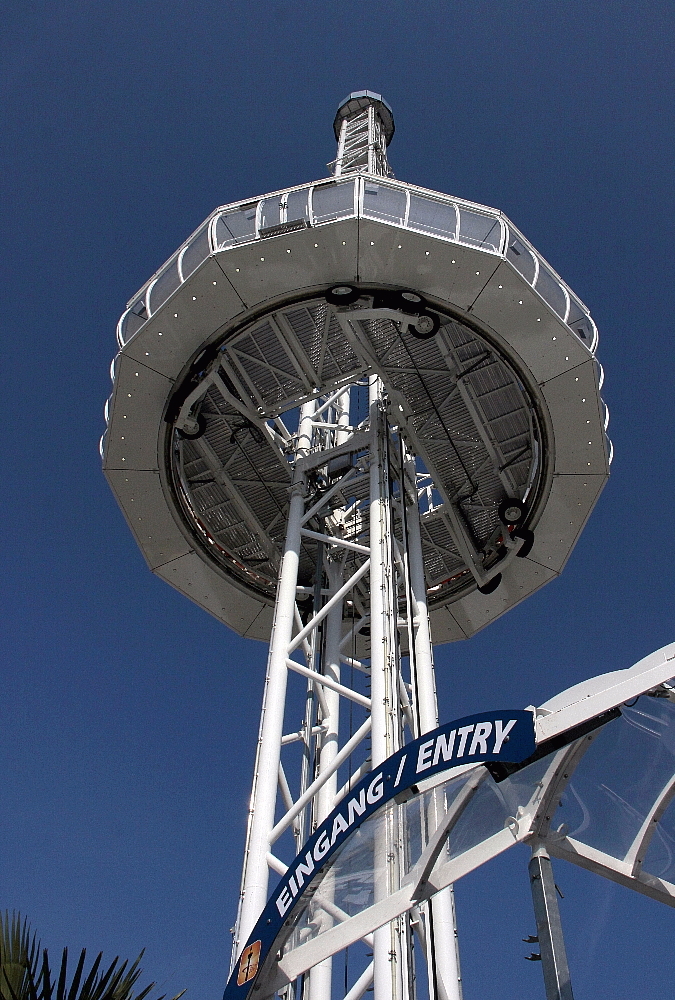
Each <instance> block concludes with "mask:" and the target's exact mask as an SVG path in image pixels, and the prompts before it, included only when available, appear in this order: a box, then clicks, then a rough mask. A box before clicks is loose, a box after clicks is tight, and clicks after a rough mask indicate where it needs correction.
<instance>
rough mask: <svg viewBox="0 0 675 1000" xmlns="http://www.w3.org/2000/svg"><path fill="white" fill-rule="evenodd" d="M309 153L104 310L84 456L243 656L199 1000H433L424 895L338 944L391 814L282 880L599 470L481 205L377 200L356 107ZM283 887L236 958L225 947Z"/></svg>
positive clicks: (524, 265)
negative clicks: (296, 170) (237, 789)
mask: <svg viewBox="0 0 675 1000" xmlns="http://www.w3.org/2000/svg"><path fill="white" fill-rule="evenodd" d="M334 131H335V137H336V140H337V143H338V148H337V157H336V159H335V160H334V162H333V163H332V164H330V168H331V170H332V175H331V176H330V177H328V178H324V179H321V180H318V181H316V182H314V183H311V184H302V185H298V186H297V187H292V188H288V189H285V190H283V191H276V192H273V193H271V194H265V195H263V196H262V197H257V198H254V199H250V200H247V201H243V202H237V203H235V204H230V205H226V206H224V207H221V208H218V209H217V210H216V211H215V212H213V213H212V215H210V216H209V218H208V219H207V220H206V221H205V222H204V223H203V225H201V226H200V227H199V229H197V231H196V232H195V233H194V234H193V235H192V236H191V237H190V238H189V239H188V240H187V241H186V242H185V243H184V244H183V246H182V247H180V248H179V250H178V251H177V252H176V253H175V254H174V255H173V256H172V257H171V258H170V260H169V261H168V262H167V263H166V264H165V265H164V266H163V267H162V268H161V269H160V270H159V271H158V272H157V273H156V274H155V275H154V276H153V277H152V278H151V279H150V280H149V281H148V282H147V283H146V284H145V285H144V286H143V288H142V289H141V290H140V291H139V292H138V294H137V295H135V296H134V297H133V298H132V299H131V301H130V303H129V305H128V308H127V309H126V311H125V312H124V314H123V316H122V318H121V320H120V322H119V325H118V331H117V336H118V343H119V353H118V355H117V357H116V358H115V360H114V362H113V365H112V371H111V374H112V378H113V384H114V388H113V393H112V396H111V398H110V400H109V401H108V403H107V404H106V420H107V430H106V433H105V435H104V438H103V440H102V448H101V451H102V457H103V463H104V469H105V472H106V476H107V478H108V481H109V483H110V485H111V488H112V490H113V492H114V494H115V496H116V498H117V500H118V502H119V504H120V506H121V508H122V510H123V512H124V514H125V517H126V519H127V521H128V523H129V526H130V528H131V530H132V532H133V534H134V536H135V538H136V540H137V542H138V544H139V546H140V548H141V550H142V552H143V554H144V556H145V558H146V560H147V562H148V564H149V566H150V568H151V569H152V570H153V572H155V573H157V574H158V575H159V576H161V577H162V578H163V579H164V580H166V581H167V582H168V583H170V584H171V585H172V586H173V587H175V588H176V589H177V590H179V591H181V592H182V593H183V594H185V595H186V596H187V597H189V598H190V599H191V600H192V601H194V602H196V603H197V604H199V605H200V606H201V607H202V608H204V609H205V610H206V611H208V612H210V613H211V614H212V615H214V616H215V617H216V618H218V619H219V620H220V621H222V622H223V623H224V624H225V625H227V626H228V627H229V628H231V629H233V630H234V631H235V632H237V633H238V634H239V635H242V636H247V637H250V638H254V639H260V640H263V641H267V642H269V658H268V665H267V675H266V682H265V693H264V699H263V706H262V713H261V721H260V730H259V735H258V745H257V756H256V764H255V773H254V777H253V788H252V794H251V800H250V807H249V818H248V832H247V839H246V848H245V855H244V864H243V874H242V883H241V899H240V904H239V911H238V917H237V923H236V927H235V930H234V944H233V952H232V978H231V981H230V986H228V990H230V988H231V989H232V990H233V991H234V992H233V994H232V995H233V996H234V995H237V996H239V995H241V996H242V997H247V996H248V995H249V994H250V995H251V996H258V997H261V998H262V997H265V996H268V995H271V993H273V992H274V991H275V990H276V991H278V992H281V993H282V994H284V995H287V996H288V997H289V1000H290V996H291V995H294V996H296V997H297V1000H300V997H301V996H302V997H303V998H304V997H306V998H307V1000H330V998H335V1000H341V998H342V997H345V996H346V997H348V1000H358V998H359V997H360V996H362V995H363V994H364V993H365V992H366V990H368V989H370V988H371V986H372V987H373V989H374V993H375V1000H408V998H412V997H413V996H414V995H415V990H416V989H417V987H418V985H419V983H420V982H421V978H424V979H425V980H426V981H427V983H428V986H427V987H425V989H426V990H428V994H429V996H430V997H433V998H436V997H438V998H439V1000H456V998H458V997H459V996H461V980H460V975H459V963H458V958H457V950H456V945H455V942H456V935H455V917H454V905H453V898H452V890H451V887H450V886H446V887H442V888H441V889H439V890H438V891H435V892H434V893H433V894H431V895H430V896H429V897H428V898H426V897H425V898H422V897H419V898H418V899H416V900H414V901H412V902H410V901H409V905H408V904H406V906H405V907H404V909H403V910H402V911H400V912H394V911H393V910H392V915H391V917H389V916H388V915H386V914H385V916H386V920H385V922H384V923H380V925H379V926H374V927H373V929H365V930H363V931H362V933H361V932H360V931H359V929H358V928H357V929H356V930H354V929H353V927H352V930H351V931H350V933H349V935H347V936H345V935H343V936H342V938H341V937H340V935H339V933H338V932H339V930H340V928H341V927H342V926H346V925H347V923H348V922H349V918H350V917H352V918H353V913H354V912H356V910H357V909H359V908H360V907H361V906H362V905H365V904H363V901H364V900H366V899H367V900H369V901H370V903H373V904H377V903H378V902H379V903H380V904H383V902H384V901H385V900H386V899H388V898H390V897H391V898H393V896H394V895H395V894H396V893H397V892H400V891H402V889H401V886H403V885H404V884H405V879H406V877H407V876H406V870H407V868H406V864H407V862H406V860H405V857H404V855H405V849H404V847H403V846H402V845H403V843H404V841H405V839H406V836H407V834H406V835H405V836H404V832H403V827H402V824H404V823H408V826H409V818H408V819H407V820H404V819H403V818H402V817H403V811H404V809H405V805H404V801H401V802H396V803H394V804H393V805H392V807H391V809H390V810H389V812H388V813H387V817H388V818H387V820H386V822H384V823H383V824H380V826H379V827H378V830H377V832H376V834H375V835H374V840H373V841H372V843H370V846H369V847H367V846H363V852H364V853H363V857H362V859H361V862H360V863H361V868H358V865H357V868H358V871H357V868H354V869H353V870H351V874H347V875H344V876H342V882H341V881H340V879H339V878H338V877H337V876H335V877H332V881H331V877H329V878H328V879H325V878H324V881H323V885H322V887H321V892H320V893H318V892H317V891H316V885H317V884H318V883H317V882H316V879H317V878H318V877H319V874H320V873H323V874H324V875H325V870H324V869H323V868H322V866H321V852H320V851H319V853H318V856H317V852H316V850H315V853H314V855H313V857H312V858H311V859H310V860H309V861H306V863H305V869H304V874H303V875H302V878H301V876H300V874H299V873H298V872H297V870H296V868H293V872H294V873H295V874H293V876H292V877H291V876H289V872H290V868H289V866H291V865H292V864H293V863H294V858H296V856H298V855H301V853H302V851H303V848H304V847H306V845H307V843H308V842H309V841H310V839H311V838H312V837H313V836H316V834H317V831H318V830H320V828H321V824H322V823H325V822H326V821H327V820H328V819H329V818H330V817H332V816H333V814H334V813H335V810H336V808H337V807H338V806H339V804H340V803H347V800H348V799H349V797H350V796H351V795H352V793H354V794H356V792H355V790H358V789H360V788H363V789H364V791H363V794H362V797H361V799H351V800H350V809H351V804H352V803H353V802H357V805H356V806H354V810H356V813H358V812H359V805H358V803H359V802H360V803H361V804H363V803H366V801H367V802H369V803H370V802H371V799H375V798H376V797H377V789H378V787H380V786H378V785H377V784H376V783H375V778H373V780H372V781H371V783H370V784H368V781H369V775H371V774H373V775H375V774H376V772H377V769H378V767H379V766H380V765H383V766H384V762H387V761H389V760H390V759H393V755H396V754H399V752H401V753H403V752H404V751H405V748H406V746H407V745H408V743H410V742H411V741H415V740H419V738H420V737H422V736H423V735H424V734H426V733H429V732H430V731H433V730H436V728H437V727H438V724H439V720H438V713H437V705H436V693H435V681H434V666H433V646H432V637H433V642H434V643H436V644H439V643H445V642H451V641H454V640H458V639H464V638H468V637H470V636H472V635H473V634H474V633H476V632H477V631H478V630H480V629H482V628H484V627H485V626H486V625H488V624H489V623H490V622H491V621H493V620H494V619H496V618H498V617H499V616H500V615H502V614H504V613H505V612H506V611H508V610H509V609H510V608H512V607H514V606H515V605H516V604H519V603H520V602H521V601H523V600H524V599H525V598H526V597H528V596H529V595H530V594H531V593H533V592H534V591H535V590H537V589H539V587H541V586H543V585H544V584H545V583H548V582H549V581H550V580H552V579H554V578H555V577H556V576H557V575H558V574H559V573H560V572H561V571H562V569H563V566H564V564H565V562H566V560H567V558H568V556H569V554H570V552H571V550H572V548H573V546H574V544H575V542H576V540H577V538H578V536H579V533H580V531H581V530H582V528H583V526H584V523H585V521H586V519H587V518H588V516H589V514H590V512H591V510H592V508H593V506H594V504H595V502H596V500H597V498H598V496H599V493H600V491H601V490H602V488H603V486H604V484H605V482H606V479H607V476H608V472H609V464H610V461H611V446H610V445H609V443H608V439H607V437H606V429H607V421H608V414H607V409H606V407H605V405H604V403H603V402H602V399H601V397H600V390H601V386H602V369H601V367H600V365H599V363H598V362H597V360H596V358H595V350H596V346H597V339H598V338H597V331H596V328H595V325H594V323H593V320H592V319H591V317H590V315H589V312H588V310H587V308H586V307H585V306H584V305H583V303H582V302H581V301H580V300H579V298H578V297H577V296H576V295H575V294H574V293H573V292H572V291H571V289H570V288H569V287H568V286H567V285H566V284H565V282H564V281H563V280H562V279H561V278H560V277H559V276H558V275H557V274H556V273H555V271H554V270H553V269H552V268H551V267H550V266H549V265H548V264H547V263H546V262H545V261H544V260H543V258H542V257H541V255H540V254H539V253H538V252H537V251H536V250H535V249H534V248H533V247H532V245H531V244H530V243H529V242H528V241H527V240H526V238H525V237H524V236H523V235H522V234H521V233H520V232H519V231H518V230H517V229H516V228H515V227H514V226H513V225H512V224H511V222H510V221H509V220H508V219H507V218H506V217H505V216H504V215H503V214H502V213H501V212H499V211H497V210H495V209H491V208H487V207H485V206H483V205H477V204H473V203H471V202H468V201H464V200H462V199H460V198H455V197H450V196H448V195H445V194H440V193H438V192H434V191H429V190H425V189H424V188H420V187H417V186H415V185H412V184H408V183H404V182H401V181H399V180H396V179H395V178H394V177H393V174H392V171H391V169H390V167H389V164H388V159H387V148H388V146H389V143H390V142H391V140H392V137H393V135H394V118H393V114H392V111H391V108H390V107H389V106H388V104H387V102H386V101H385V100H383V98H382V97H381V96H380V95H378V94H373V93H370V92H369V91H362V92H358V93H354V94H351V95H350V96H349V97H348V98H347V99H346V100H345V101H344V102H343V103H342V104H341V105H340V107H339V109H338V112H337V114H336V117H335V121H334ZM495 725H496V723H495ZM500 725H502V723H500ZM501 731H502V732H506V730H504V729H503V730H501ZM460 732H461V730H460ZM475 732H476V733H477V732H478V729H476V730H475ZM504 738H505V739H506V737H504ZM465 739H466V737H465ZM473 742H474V743H475V742H476V741H475V740H474V741H473ZM495 745H496V744H495ZM469 746H470V741H469V742H467V744H466V748H467V749H466V752H467V753H468V752H470V751H469ZM478 749H479V750H480V740H478ZM399 756H400V754H399ZM401 759H404V757H403V758H401ZM403 766H404V765H403V764H401V767H402V768H403ZM387 780H388V777H387ZM364 782H365V784H364ZM415 787H417V786H415ZM371 804H372V803H371ZM364 808H365V805H364ZM425 809H426V813H425V816H426V819H425V821H424V824H422V826H423V829H422V828H420V833H419V838H421V842H422V843H427V841H428V839H429V837H430V836H431V833H430V832H429V831H433V826H434V823H435V822H436V821H434V822H433V823H432V822H431V819H430V816H431V813H433V814H434V815H436V814H439V810H441V811H442V808H441V806H440V805H439V800H438V799H433V796H432V801H431V804H429V803H427V805H426V806H425ZM354 810H352V813H353V812H354ZM429 810H431V812H429ZM352 813H350V815H352ZM354 815H355V814H354ZM425 824H426V825H425ZM406 829H408V827H406ZM425 831H426V832H425ZM334 839H335V838H334ZM439 850H440V848H439ZM356 853H357V854H358V852H356ZM437 856H438V855H436V857H437ZM306 858H310V855H309V854H307V855H306ZM364 859H365V860H364ZM355 864H356V862H355ZM286 876H288V877H289V878H290V882H289V885H290V889H288V890H286V889H284V893H285V895H284V896H283V901H282V902H281V903H280V904H278V905H277V909H278V910H279V914H280V918H283V919H284V922H283V931H280V932H279V935H281V936H279V935H277V936H275V937H274V940H273V941H272V945H270V947H268V948H267V952H268V953H269V954H267V957H265V956H266V951H265V949H266V947H267V945H266V944H265V935H264V930H263V932H261V934H262V937H259V938H258V939H256V940H254V941H251V940H250V939H251V935H252V932H253V931H254V928H256V927H258V926H259V925H260V920H261V919H262V918H261V914H262V913H263V911H265V912H267V911H266V910H265V907H266V906H267V905H268V898H269V896H270V892H271V891H272V889H273V887H274V886H275V885H276V884H277V882H279V879H280V878H281V879H283V878H284V877H286ZM313 880H314V881H313ZM345 880H346V881H345ZM303 886H304V889H308V890H309V895H307V896H306V899H305V903H306V906H305V910H304V911H303V912H304V916H300V915H299V914H300V911H299V910H298V908H297V907H296V906H295V899H296V896H297V897H298V898H299V897H300V896H301V895H302V894H303V892H304V889H303ZM359 900H360V902H359ZM310 903H311V905H310ZM370 903H369V904H368V905H370ZM284 907H286V909H284ZM382 912H384V911H382ZM303 921H304V923H303ZM269 923H270V921H269V920H268V924H269ZM350 926H351V925H350ZM270 933H271V932H270ZM275 933H276V932H275ZM323 934H328V935H329V937H327V938H325V939H324V940H326V941H328V940H330V941H331V942H333V943H332V944H331V945H329V946H326V947H324V949H323V952H322V953H321V954H320V955H319V952H317V955H318V956H319V957H318V958H317V960H316V961H314V960H312V959H311V955H310V959H308V961H309V962H310V964H309V965H307V964H306V962H305V965H304V966H303V967H302V968H301V967H300V966H298V968H299V969H300V971H299V972H298V973H297V974H296V975H290V974H289V975H286V981H284V976H283V975H281V974H280V973H279V961H280V956H282V955H283V954H287V953H288V952H289V949H290V950H291V951H292V950H293V948H296V949H299V948H300V947H301V946H304V947H305V948H307V942H311V941H317V940H321V939H322V938H321V936H322V935H323ZM261 942H262V944H261ZM267 943H268V944H269V942H267ZM345 948H348V953H347V952H345ZM319 951H320V949H319ZM303 954H310V953H309V952H307V951H305V952H304V953H303ZM345 955H347V957H346V958H345ZM275 963H276V964H275ZM270 970H272V971H270ZM274 970H276V971H274ZM265 976H266V977H267V978H265ZM275 976H276V978H275ZM237 990H238V991H239V993H237ZM256 991H257V992H256Z"/></svg>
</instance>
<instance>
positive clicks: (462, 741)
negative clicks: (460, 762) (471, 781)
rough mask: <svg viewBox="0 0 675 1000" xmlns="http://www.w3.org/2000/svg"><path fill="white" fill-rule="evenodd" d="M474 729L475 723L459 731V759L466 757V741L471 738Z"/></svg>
mask: <svg viewBox="0 0 675 1000" xmlns="http://www.w3.org/2000/svg"><path fill="white" fill-rule="evenodd" d="M472 729H473V723H472V724H471V725H470V726H462V728H461V729H458V730H457V733H458V735H459V744H458V745H457V757H463V756H464V750H465V748H466V741H467V740H468V738H469V733H470V732H471V730H472Z"/></svg>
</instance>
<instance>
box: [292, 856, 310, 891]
mask: <svg viewBox="0 0 675 1000" xmlns="http://www.w3.org/2000/svg"><path fill="white" fill-rule="evenodd" d="M313 871H314V861H313V860H312V852H311V851H307V854H306V856H305V863H304V865H303V863H302V861H301V862H300V863H299V864H298V867H297V870H296V872H295V877H296V879H297V882H298V888H299V889H301V888H302V886H303V885H304V884H305V875H311V874H312V872H313Z"/></svg>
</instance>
